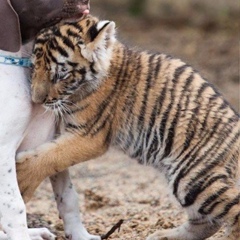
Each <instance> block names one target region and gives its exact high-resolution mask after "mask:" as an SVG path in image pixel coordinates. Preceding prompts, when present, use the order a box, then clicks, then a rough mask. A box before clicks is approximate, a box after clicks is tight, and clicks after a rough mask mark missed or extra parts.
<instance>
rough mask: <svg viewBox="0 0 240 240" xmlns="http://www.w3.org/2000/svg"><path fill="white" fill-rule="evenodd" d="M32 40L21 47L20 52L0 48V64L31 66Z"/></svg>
mask: <svg viewBox="0 0 240 240" xmlns="http://www.w3.org/2000/svg"><path fill="white" fill-rule="evenodd" d="M31 53H32V42H31V43H28V44H26V45H24V46H22V47H21V49H20V51H18V52H15V53H13V52H7V51H3V50H0V64H1V65H2V64H3V65H15V66H18V67H25V68H29V67H30V66H31V61H30V57H31Z"/></svg>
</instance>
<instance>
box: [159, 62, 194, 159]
mask: <svg viewBox="0 0 240 240" xmlns="http://www.w3.org/2000/svg"><path fill="white" fill-rule="evenodd" d="M188 67H189V66H188V65H183V66H181V67H178V68H177V69H176V70H175V72H174V76H173V79H172V82H173V85H172V87H171V90H170V91H171V99H170V103H169V105H168V107H167V110H166V111H165V112H164V114H163V117H162V121H161V124H160V134H161V136H160V137H161V143H162V146H163V145H164V144H163V140H164V135H165V134H164V133H165V130H166V125H167V122H168V118H169V114H170V113H171V110H172V107H173V103H174V98H175V96H174V92H175V91H176V89H175V88H176V86H177V83H178V79H179V77H180V76H181V75H182V74H183V73H184V72H185V70H186V68H188ZM176 123H177V122H176V119H174V120H173V122H172V126H171V127H170V128H169V129H168V136H167V137H166V140H165V148H164V153H163V155H162V156H161V158H162V159H164V158H165V157H167V156H169V154H170V153H171V150H172V145H173V141H174V136H175V130H174V127H175V125H176Z"/></svg>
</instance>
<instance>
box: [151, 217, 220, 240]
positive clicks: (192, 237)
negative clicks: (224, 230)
mask: <svg viewBox="0 0 240 240" xmlns="http://www.w3.org/2000/svg"><path fill="white" fill-rule="evenodd" d="M219 228H220V226H219V224H218V223H215V222H212V223H210V222H209V220H208V219H206V218H200V219H194V220H192V221H188V222H186V223H184V224H182V225H181V226H179V227H177V228H173V229H163V230H159V231H157V232H155V233H154V234H152V235H150V236H149V237H148V238H147V240H204V239H206V238H208V237H210V236H212V235H213V234H214V233H215V232H217V231H218V229H219Z"/></svg>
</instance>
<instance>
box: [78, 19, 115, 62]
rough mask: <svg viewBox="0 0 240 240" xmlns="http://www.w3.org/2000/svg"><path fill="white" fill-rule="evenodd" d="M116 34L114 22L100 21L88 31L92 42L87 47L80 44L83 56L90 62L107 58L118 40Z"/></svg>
mask: <svg viewBox="0 0 240 240" xmlns="http://www.w3.org/2000/svg"><path fill="white" fill-rule="evenodd" d="M115 33H116V31H115V23H114V22H112V21H100V22H98V23H97V24H96V25H93V26H92V27H90V28H89V31H88V35H89V38H90V42H89V43H87V44H86V45H85V44H79V46H80V48H81V53H82V56H83V57H84V58H86V59H87V60H88V61H90V62H93V61H97V60H103V59H100V58H107V57H108V56H107V55H108V54H110V52H111V49H112V45H113V43H114V42H115V40H116V39H115ZM109 57H110V56H109Z"/></svg>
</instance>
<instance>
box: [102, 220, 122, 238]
mask: <svg viewBox="0 0 240 240" xmlns="http://www.w3.org/2000/svg"><path fill="white" fill-rule="evenodd" d="M123 222H124V220H123V219H121V220H119V221H118V222H117V223H116V224H115V225H113V227H112V228H111V229H110V230H109V231H108V232H107V233H106V234H104V235H102V236H101V239H102V240H104V239H108V238H109V237H110V236H111V235H112V234H113V233H114V232H115V231H116V230H117V229H118V231H120V228H121V225H122V224H123Z"/></svg>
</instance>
